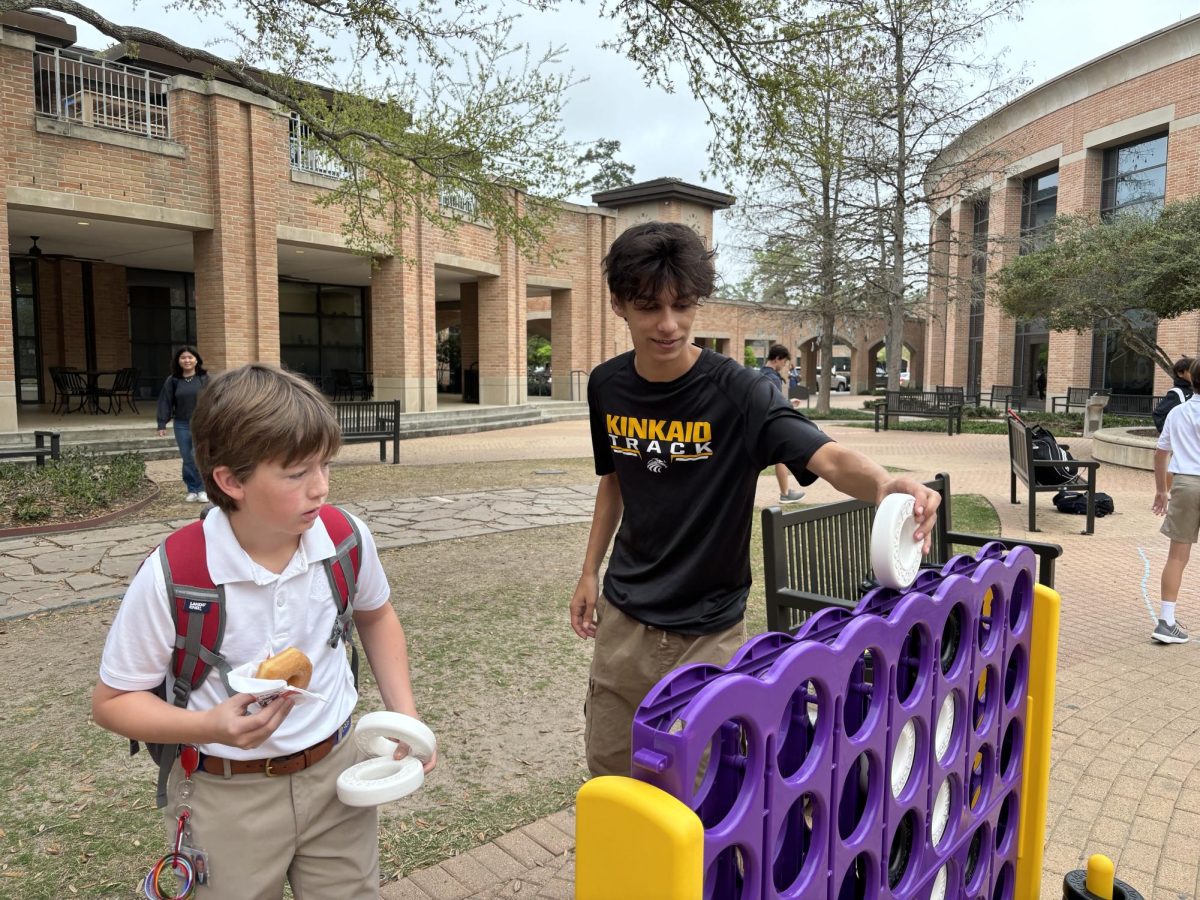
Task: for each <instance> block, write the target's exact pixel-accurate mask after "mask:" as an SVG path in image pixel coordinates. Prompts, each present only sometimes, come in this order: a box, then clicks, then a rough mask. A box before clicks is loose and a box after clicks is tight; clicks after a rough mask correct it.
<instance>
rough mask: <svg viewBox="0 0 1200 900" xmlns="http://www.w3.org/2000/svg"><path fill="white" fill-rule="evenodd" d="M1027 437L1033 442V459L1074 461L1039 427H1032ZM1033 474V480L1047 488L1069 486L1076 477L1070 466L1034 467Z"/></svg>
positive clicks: (1049, 434) (1064, 449)
mask: <svg viewBox="0 0 1200 900" xmlns="http://www.w3.org/2000/svg"><path fill="white" fill-rule="evenodd" d="M1029 436H1030V438H1031V439H1032V440H1033V458H1034V459H1051V460H1056V461H1062V462H1069V461H1071V460H1074V459H1075V457H1073V456H1072V455H1071V454H1070V452H1069V451H1068V450H1067V449H1066V448H1065V447H1060V446H1059V445H1058V441H1056V440H1055V439H1054V435H1052V434H1051V433H1050V432H1049V431H1047V430H1046V429H1045V428H1043V427H1042V426H1041V425H1034V426H1032V427H1031V428H1030V429H1029ZM1033 472H1034V480H1035V481H1036V482H1037V483H1038V484H1044V485H1049V486H1054V485H1059V484H1070V483H1071V482H1072V481H1074V480H1075V479H1076V477H1077V475H1076V472H1075V469H1074V468H1073V467H1071V466H1035V467H1034V469H1033Z"/></svg>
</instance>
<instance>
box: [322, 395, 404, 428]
mask: <svg viewBox="0 0 1200 900" xmlns="http://www.w3.org/2000/svg"><path fill="white" fill-rule="evenodd" d="M398 408H399V403H398V401H396V400H339V401H338V402H336V403H334V404H333V409H334V412H335V413H336V414H337V421H338V427H339V428H340V429H341V430H342V434H344V435H346V436H354V435H362V434H383V435H391V434H392V433H393V432H394V431H396V430H397V429H398V428H399V427H400V422H399V417H398V416H397V412H398Z"/></svg>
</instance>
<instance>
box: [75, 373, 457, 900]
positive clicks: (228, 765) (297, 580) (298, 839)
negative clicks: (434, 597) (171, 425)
mask: <svg viewBox="0 0 1200 900" xmlns="http://www.w3.org/2000/svg"><path fill="white" fill-rule="evenodd" d="M192 431H193V436H194V441H195V456H196V464H197V467H198V468H199V469H200V474H201V476H202V477H203V479H204V483H205V487H206V489H207V492H208V496H209V498H210V499H211V500H212V502H213V503H214V504H215V505H216V508H215V509H213V510H212V511H211V512H210V513H209V515H208V516H207V517H206V518H205V520H204V523H203V536H204V550H205V553H206V557H207V565H208V573H209V575H210V576H211V579H212V581H213V583H214V584H216V585H220V586H223V589H224V592H225V607H226V621H225V633H224V636H223V639H222V640H221V643H220V653H221V655H222V656H223V657H224V658H225V660H226V661H227V662H228V664H229V666H230V667H232V668H236V667H237V666H238V665H241V664H243V663H247V662H251V661H254V660H259V659H262V658H264V657H265V656H267V655H269V654H275V653H279V652H280V651H282V650H284V649H285V648H287V647H296V648H298V649H300V650H301V651H303V652H304V653H305V654H306V655H307V656H308V658H309V660H310V661H311V663H312V678H311V681H310V683H309V686H308V689H309V690H310V691H313V692H315V693H319V694H321V695H323V696H324V697H325V698H326V702H324V703H321V702H307V703H304V704H302V705H296V702H295V700H294V697H293V696H285V698H284V699H279V700H276V701H274V702H272V703H270V704H268V705H267V706H265V707H263V708H260V709H257V710H256V711H254V712H250V711H249V710H248V707H249V706H250V705H251V704H252V703H253V702H254V698H253V696H252V695H250V694H240V693H239V694H233V695H232V696H230V694H229V692H228V691H227V690H226V689H225V687H224V686H223V682H222V679H221V677H220V675H219V672H218V670H217V668H216V667H214V668H213V669H212V671H210V672H209V674H208V676H207V678H206V679H205V680H204V682H203V683H202V684H200V685H198V686H197V687H195V689H194V690H193V692H192V694H191V696H190V698H188V703H187V706H186V708H179V707H178V706H174V705H172V704H171V703H169V702H167V701H165V700H163V699H162V698H161V696H159V695H157V694H155V693H154V690H155V689H156V688H157V687H158V686H159V685H160V684H161V683H162V682H163V679H164V676H165V675H166V674H167V672H168V669H169V667H170V665H171V659H172V653H173V652H174V649H175V647H176V628H175V623H174V621H173V619H172V614H171V607H170V605H169V604H171V603H173V602H174V599H173V598H172V597H171V596H170V594H171V593H174V592H175V588H172V589H170V590H169V589H168V588H167V586H166V579H165V578H164V570H163V565H162V563H161V561H160V556H159V554H158V553H155V554H152V555H151V556H150V557H149V558H148V559H147V560H146V562H145V563H144V564H143V565H142V567H141V569H140V570H139V571H138V573H137V574H136V575H135V576H134V578H133V581H132V583H131V584H130V586H129V589H128V591H127V592H126V594H125V597H124V599H123V600H122V602H121V606H120V609H119V610H118V611H117V615H116V617H115V619H114V620H113V624H112V628H111V630H110V631H109V635H108V640H107V642H106V644H105V647H104V654H103V656H102V658H101V663H100V681H99V683H98V684H97V685H96V690H95V693H94V695H93V699H92V709H93V717H94V719H95V721H96V723H97V724H99V725H101V726H102V727H104V728H107V729H109V730H110V731H115V732H117V733H118V734H121V735H124V736H126V737H128V738H131V739H133V740H138V741H144V742H148V743H149V742H154V743H160V744H167V745H174V744H180V745H191V746H194V747H196V748H197V749H198V751H199V760H200V766H199V769H198V770H197V771H196V772H195V774H193V775H192V776H191V778H192V782H193V784H192V793H191V796H190V797H189V798H188V799H187V802H188V805H189V806H190V807H191V816H190V822H189V826H190V829H191V840H190V846H193V847H198V848H202V849H203V850H204V851H205V852H206V853H207V867H208V870H209V872H210V879H209V882H208V884H207V885H201V886H199V888H198V892H199V895H200V896H204V897H209V898H218V897H219V898H230V900H249V898H259V897H261V898H268V897H272V898H277V897H281V896H282V894H283V884H284V882H285V880H286V881H287V882H288V883H290V885H291V887H292V891H293V894H294V895H295V897H296V898H297V900H303V898H321V900H323V898H333V897H337V898H362V900H367V898H371V900H376V898H378V896H379V862H378V852H379V839H378V819H377V815H376V809H375V808H374V807H349V806H345V805H343V804H342V803H341V802H340V801H339V800H338V798H337V792H336V782H337V777H338V775H339V774H340V773H341V772H342V771H343V770H345V769H346V768H347V767H349V766H350V765H352V764H353V763H355V762H356V761H358V758H359V757H358V755H357V751H356V749H355V745H354V742H353V741H350V740H344V738H345V737H346V735H347V733H348V731H349V728H348V723H349V718H350V714H351V713H352V711H353V710H354V706H355V704H356V703H357V701H358V693H357V690H356V688H355V684H354V677H353V675H352V673H351V667H350V665H349V663H348V662H347V655H346V650H345V647H344V646H342V645H341V643H340V642H339V641H332V642H331V633H332V632H333V630H334V626H335V622H336V620H337V608H336V605H335V600H334V594H333V590H334V588H335V585H333V584H331V581H332V580H333V579H332V577H331V576H328V575H327V571H326V567H325V562H324V561H325V560H328V559H330V558H332V557H335V556H336V550H335V547H334V544H333V541H331V539H330V535H329V532H328V531H327V529H326V527H325V524H324V522H323V520H322V518H321V517H320V514H319V513H320V509H321V507H322V505H323V504H324V503H325V499H326V496H327V495H328V493H329V461H330V459H332V458H333V456H334V455H335V454H336V453H337V450H338V447H339V446H340V444H341V433H340V431H339V429H338V424H337V420H336V419H335V417H334V415H333V410H332V409H331V408H330V406H329V404H328V402H326V400H325V399H324V398H323V397H322V396H321V395H320V394H319V393H318V392H317V391H316V390H315V389H314V388H313V387H312V386H311V385H310V384H309V383H308V382H307V381H305V380H304V379H302V378H300V377H298V376H296V375H293V374H291V373H288V372H284V371H282V370H281V369H278V368H276V367H273V366H266V365H249V366H243V367H241V368H239V369H235V370H233V371H230V372H226V373H224V374H222V375H219V376H217V377H215V378H213V379H212V381H211V382H210V383H209V386H208V388H207V390H206V391H205V392H204V393H203V394H202V395H201V397H200V400H199V402H198V404H197V407H196V411H195V414H194V416H193V418H192ZM352 521H353V523H354V525H356V526H357V531H358V534H359V541H360V543H359V567H358V574H357V578H356V591H355V592H354V594H353V603H352V610H353V623H354V629H355V630H357V632H358V634H359V636H360V640H361V643H362V646H363V648H364V650H365V651H366V655H367V659H368V660H369V662H370V664H371V669H372V671H373V672H374V674H375V680H376V682H377V683H378V685H379V690H380V693H381V694H382V697H383V703H384V706H385V707H386V708H387V709H389V710H394V711H396V712H401V713H406V714H408V715H411V716H416V714H417V713H416V706H415V704H414V701H413V692H412V685H411V683H410V679H409V670H408V651H407V646H406V642H405V636H404V629H403V628H402V627H401V625H400V620H399V619H398V618H397V617H396V613H395V610H394V609H393V608H392V605H391V604H390V603H389V602H388V598H389V593H390V589H389V587H388V583H387V577H386V576H385V574H384V572H383V567H382V565H381V564H380V561H379V556H378V554H377V552H376V549H375V542H374V540H373V539H372V537H371V534H370V532H369V531H368V530H367V527H366V526H365V525H364V524H363V523H362V522H361V521H359V520H357V519H353V520H352ZM406 752H407V748H406V747H404V746H403V745H400V746H398V748H397V751H396V755H397V756H398V757H400V756H403V755H404V754H405V753H406ZM433 765H434V761H430V762H429V763H427V764H426V766H425V768H426V771H428V770H429V769H431V768H433ZM280 770H284V771H286V772H287V773H289V774H283V775H279V774H278V772H279V771H280ZM181 777H182V772H181V767H180V764H179V762H178V761H176V763H175V765H174V769H173V770H172V773H171V777H170V780H169V782H168V787H167V797H168V798H169V799H168V803H167V806H166V807H165V810H164V814H165V817H166V825H167V832H168V835H169V838H170V840H171V841H172V842H173V841H174V838H175V830H176V810H175V805H176V801H177V799H178V793H179V781H180V779H181Z"/></svg>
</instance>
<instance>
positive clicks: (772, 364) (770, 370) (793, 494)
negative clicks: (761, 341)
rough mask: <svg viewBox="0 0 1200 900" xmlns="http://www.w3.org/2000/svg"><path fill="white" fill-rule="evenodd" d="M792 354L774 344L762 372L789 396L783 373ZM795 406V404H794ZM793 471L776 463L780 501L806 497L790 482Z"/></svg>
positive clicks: (790, 361) (781, 346)
mask: <svg viewBox="0 0 1200 900" xmlns="http://www.w3.org/2000/svg"><path fill="white" fill-rule="evenodd" d="M791 365H792V354H791V353H789V352H788V348H787V347H785V346H783V344H772V345H771V348H770V349H769V350H768V351H767V364H766V365H765V366H763V367H762V370H761V371H762V373H763V374H764V375H766V376H767V379H768V380H769V381H770V382H771V384H772V385H774V386H775V387H778V388H779V390H780V391H781V392H782V393H783V395H784V396H785V397H786V396H787V389H786V388H785V387H784V381H783V373H784V372H786V371H787V370H788V369H790V368H791ZM792 405H793V406H795V404H792ZM790 476H791V473H789V472H788V467H787V466H786V465H784V464H783V463H775V480H776V481H778V482H779V502H780V503H795V502H796V501H797V500H800V499H802V498H803V497H804V491H793V490H792V489H791V486H790V485H789V483H788V479H789V478H790Z"/></svg>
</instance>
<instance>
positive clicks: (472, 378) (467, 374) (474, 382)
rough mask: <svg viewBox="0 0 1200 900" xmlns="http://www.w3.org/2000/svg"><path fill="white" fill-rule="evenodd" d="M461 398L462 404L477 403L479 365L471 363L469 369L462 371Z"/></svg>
mask: <svg viewBox="0 0 1200 900" xmlns="http://www.w3.org/2000/svg"><path fill="white" fill-rule="evenodd" d="M462 380H463V386H462V398H463V403H478V402H479V365H478V363H471V365H470V366H469V367H467V368H466V369H464V370H463V373H462Z"/></svg>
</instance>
